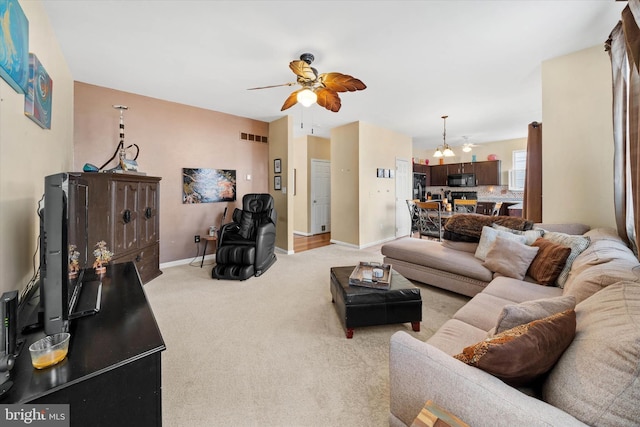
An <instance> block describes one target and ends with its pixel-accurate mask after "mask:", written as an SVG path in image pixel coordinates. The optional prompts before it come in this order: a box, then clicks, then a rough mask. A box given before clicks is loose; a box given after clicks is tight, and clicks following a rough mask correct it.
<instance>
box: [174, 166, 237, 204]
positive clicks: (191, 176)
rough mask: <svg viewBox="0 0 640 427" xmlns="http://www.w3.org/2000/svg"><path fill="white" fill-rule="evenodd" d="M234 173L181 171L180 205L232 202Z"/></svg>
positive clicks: (234, 182) (224, 171)
mask: <svg viewBox="0 0 640 427" xmlns="http://www.w3.org/2000/svg"><path fill="white" fill-rule="evenodd" d="M235 200H236V171H235V170H231V169H203V168H198V169H192V168H183V169H182V203H183V204H192V203H214V202H234V201H235Z"/></svg>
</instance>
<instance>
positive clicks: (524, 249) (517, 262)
mask: <svg viewBox="0 0 640 427" xmlns="http://www.w3.org/2000/svg"><path fill="white" fill-rule="evenodd" d="M514 236H515V235H514ZM515 237H522V236H515ZM523 239H524V238H523ZM537 253H538V248H534V247H531V246H527V245H525V244H524V243H520V242H516V241H513V240H511V238H504V237H502V236H498V237H497V238H496V241H495V242H494V243H493V245H492V246H491V249H489V252H487V257H486V258H485V260H484V263H482V265H484V266H485V267H487V268H488V269H489V270H491V271H493V272H494V273H499V274H501V275H503V276H507V277H513V278H514V279H518V280H522V279H524V276H525V274H526V273H527V269H528V268H529V265H531V261H533V258H535V256H536V254H537Z"/></svg>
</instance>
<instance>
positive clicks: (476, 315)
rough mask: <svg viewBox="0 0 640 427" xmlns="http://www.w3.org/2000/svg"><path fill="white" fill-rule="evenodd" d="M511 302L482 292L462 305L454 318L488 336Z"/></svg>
mask: <svg viewBox="0 0 640 427" xmlns="http://www.w3.org/2000/svg"><path fill="white" fill-rule="evenodd" d="M539 287H541V286H539ZM509 303H510V301H509V300H507V299H504V298H502V297H500V296H495V295H488V294H487V293H485V292H480V293H479V294H478V295H476V296H475V297H473V298H472V299H471V301H469V302H468V303H466V304H465V305H463V306H462V307H460V309H459V310H458V311H456V312H455V314H454V315H453V318H454V319H457V320H460V321H461V322H465V323H468V324H470V325H473V326H475V327H476V328H480V329H482V330H483V331H485V336H486V332H487V331H488V330H489V329H491V328H493V327H494V326H495V325H496V319H497V318H498V315H500V312H501V311H502V308H503V307H504V306H505V305H506V304H509Z"/></svg>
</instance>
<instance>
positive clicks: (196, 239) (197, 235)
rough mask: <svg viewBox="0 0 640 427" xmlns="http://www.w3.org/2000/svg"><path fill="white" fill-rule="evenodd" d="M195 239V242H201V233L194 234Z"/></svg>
mask: <svg viewBox="0 0 640 427" xmlns="http://www.w3.org/2000/svg"><path fill="white" fill-rule="evenodd" d="M193 241H194V243H200V235H199V234H196V235H195V236H193Z"/></svg>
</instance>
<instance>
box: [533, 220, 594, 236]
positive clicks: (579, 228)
mask: <svg viewBox="0 0 640 427" xmlns="http://www.w3.org/2000/svg"><path fill="white" fill-rule="evenodd" d="M533 228H534V229H535V228H541V229H543V230H544V231H545V232H547V231H555V232H558V233H566V234H573V235H583V234H584V233H586V232H587V231H589V229H590V227H589V226H588V225H586V224H580V223H578V222H574V223H571V222H570V223H564V224H545V223H536V224H535V225H534V227H533Z"/></svg>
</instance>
